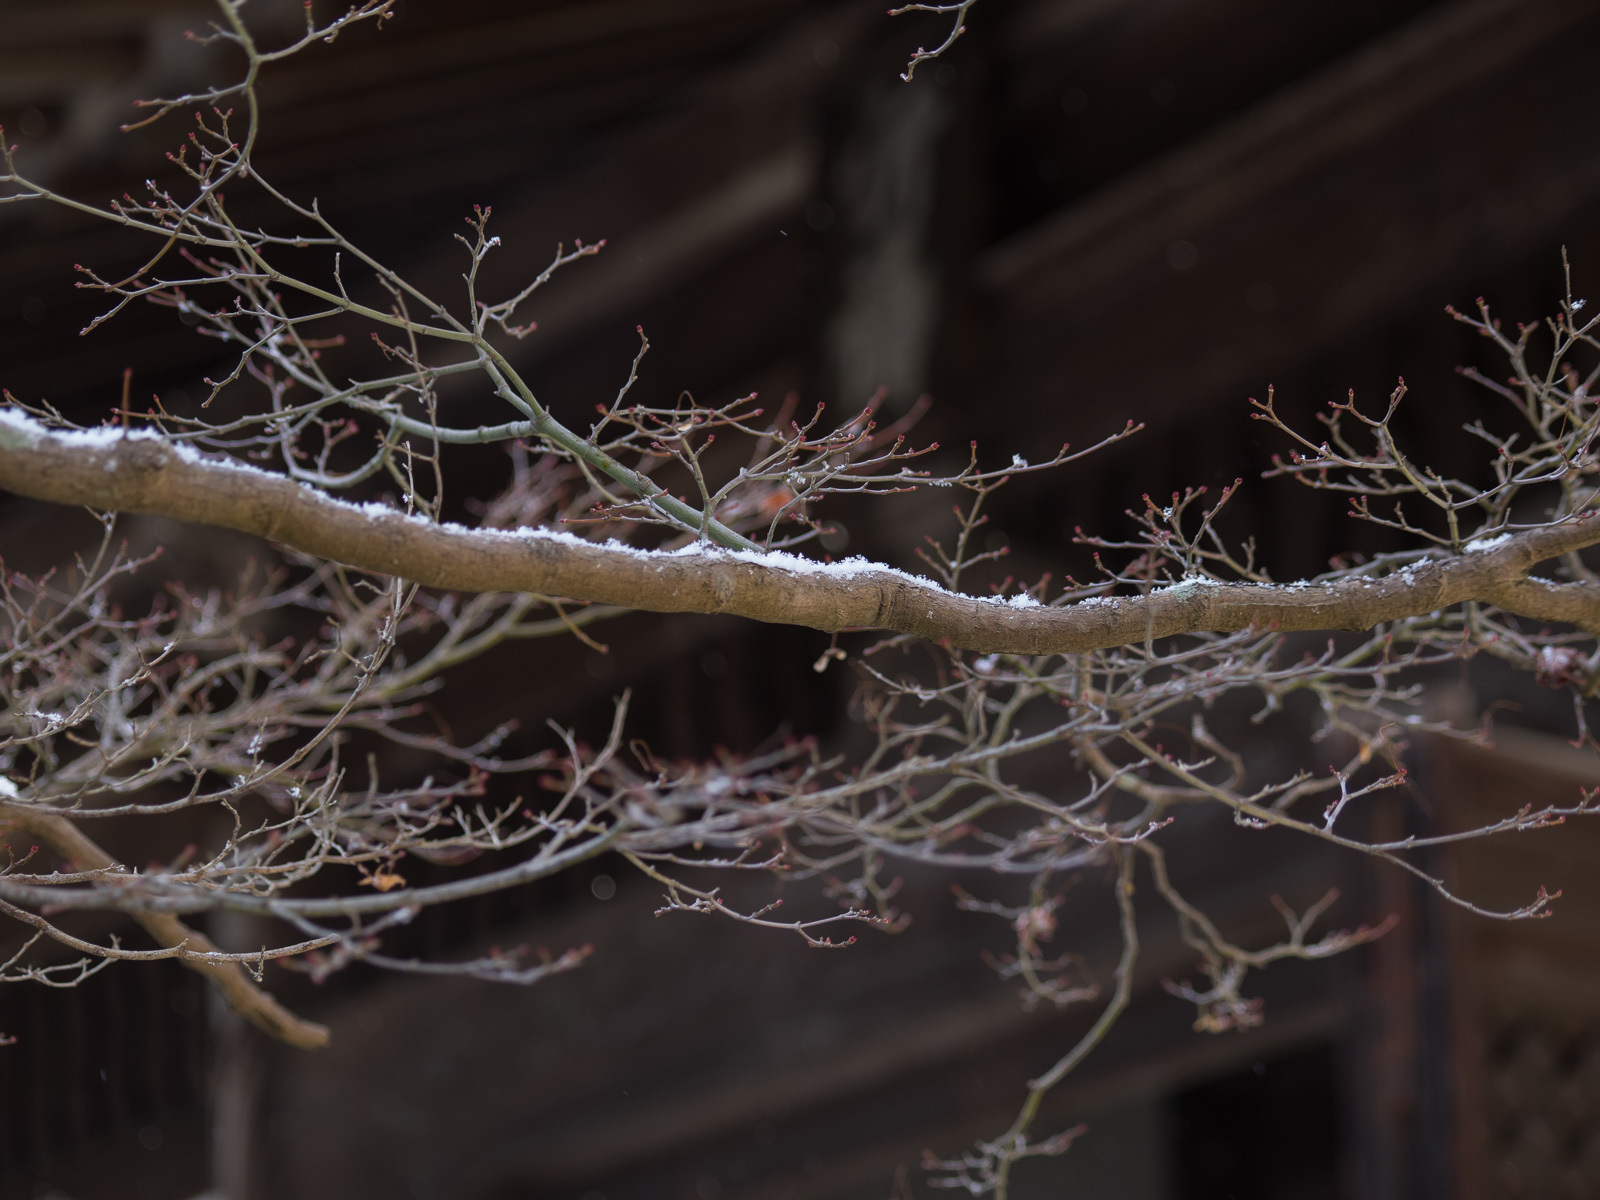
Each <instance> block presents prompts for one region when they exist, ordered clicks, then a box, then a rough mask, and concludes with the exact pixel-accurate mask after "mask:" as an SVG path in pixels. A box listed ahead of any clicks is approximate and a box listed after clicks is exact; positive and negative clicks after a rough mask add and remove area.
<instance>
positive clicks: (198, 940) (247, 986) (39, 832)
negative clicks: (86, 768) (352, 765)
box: [0, 805, 329, 1050]
mask: <svg viewBox="0 0 1600 1200" xmlns="http://www.w3.org/2000/svg"><path fill="white" fill-rule="evenodd" d="M0 819H3V820H4V821H5V823H6V824H9V825H12V826H13V827H15V828H16V829H19V830H21V831H23V832H25V833H27V834H28V835H29V836H30V837H36V838H38V839H39V840H40V841H41V842H43V843H44V844H45V845H47V846H49V847H50V848H51V849H52V850H54V851H55V852H56V853H57V854H60V855H61V856H62V857H64V858H66V859H68V860H70V861H71V863H72V864H73V865H74V866H75V867H76V868H78V869H79V870H85V871H95V870H103V869H105V868H107V867H114V866H116V865H117V863H116V860H114V859H113V858H112V857H111V856H110V855H109V854H107V853H106V852H105V851H104V850H102V849H101V848H100V846H99V845H98V844H97V843H95V842H94V841H93V840H91V839H90V838H89V837H88V836H87V835H85V834H84V832H83V831H82V830H81V829H79V828H78V827H77V826H76V825H74V824H73V823H72V822H71V821H68V820H66V819H65V818H64V817H55V816H49V815H47V814H45V813H38V812H29V811H27V810H26V809H22V808H15V807H12V806H11V805H0ZM129 915H130V916H132V917H133V919H134V920H136V921H138V922H139V924H140V925H142V926H143V927H144V930H145V932H146V933H148V934H149V935H150V936H151V937H152V938H154V939H155V940H156V941H157V942H159V943H160V944H161V945H163V946H166V947H169V948H171V947H177V946H181V947H183V948H185V949H186V950H190V951H193V952H195V953H196V954H216V953H219V951H218V950H217V947H216V945H215V944H214V943H213V942H212V941H211V939H210V938H208V937H206V936H205V934H203V933H200V932H198V931H196V930H193V929H190V928H189V927H188V926H187V925H185V924H184V923H183V922H182V921H180V920H179V919H178V918H177V917H175V916H172V915H171V914H170V913H152V912H134V913H130V914H129ZM180 961H181V962H182V963H183V965H184V966H186V967H188V968H189V969H190V970H191V971H196V972H198V973H199V974H201V975H204V976H205V977H206V978H207V979H209V980H210V981H211V982H212V984H213V985H214V986H215V987H216V989H217V991H219V992H221V993H222V996H223V998H224V999H225V1000H227V1002H228V1006H229V1007H230V1008H232V1009H233V1011H234V1012H236V1013H238V1014H239V1015H240V1016H241V1017H243V1018H244V1019H245V1020H247V1021H249V1022H250V1023H251V1024H252V1025H254V1026H255V1027H256V1028H258V1029H260V1030H261V1031H262V1032H263V1033H266V1034H268V1035H269V1036H271V1037H275V1038H277V1039H278V1040H279V1041H282V1042H287V1043H289V1045H291V1046H298V1047H300V1048H301V1049H302V1050H319V1049H321V1048H322V1047H324V1046H326V1045H327V1044H328V1038H329V1033H328V1027H327V1026H326V1025H319V1024H317V1023H316V1022H315V1021H307V1020H306V1019H305V1018H303V1017H297V1016H295V1014H294V1013H292V1012H290V1011H289V1010H288V1009H286V1008H284V1007H283V1005H281V1004H279V1003H278V1001H277V1000H275V999H274V998H273V997H272V996H271V995H270V994H269V993H267V992H265V991H263V990H262V989H260V988H259V987H257V986H256V985H255V984H254V983H252V982H251V980H250V977H249V975H247V974H246V973H245V971H244V968H243V967H241V966H240V965H239V964H238V963H236V962H216V961H207V960H205V959H202V958H191V957H186V956H180Z"/></svg>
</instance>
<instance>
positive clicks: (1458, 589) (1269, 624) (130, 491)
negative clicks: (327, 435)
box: [0, 410, 1600, 654]
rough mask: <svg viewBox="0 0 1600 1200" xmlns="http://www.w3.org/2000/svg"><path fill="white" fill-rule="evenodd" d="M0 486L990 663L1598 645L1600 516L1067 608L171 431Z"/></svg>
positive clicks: (19, 449)
mask: <svg viewBox="0 0 1600 1200" xmlns="http://www.w3.org/2000/svg"><path fill="white" fill-rule="evenodd" d="M0 487H3V488H5V489H7V490H9V491H13V492H16V493H18V494H20V495H25V496H31V497H33V498H35V499H39V500H49V501H54V502H56V503H60V504H80V505H87V506H89V507H92V508H98V509H105V510H112V511H118V512H130V513H153V514H157V515H160V516H165V517H171V518H174V519H177V520H181V521H189V522H194V523H196V524H202V525H214V526H219V527H222V528H225V529H234V530H238V531H240V532H243V533H252V534H257V535H259V536H262V537H266V538H270V539H272V540H274V541H277V542H280V543H282V544H284V545H287V546H290V547H293V548H294V549H296V550H299V551H302V552H304V553H307V554H311V555H315V556H317V557H319V558H325V559H329V560H332V561H335V562H340V563H344V564H346V565H349V566H352V567H356V568H359V569H362V570H367V571H373V572H377V573H380V574H384V575H393V576H400V577H402V578H405V579H409V580H413V581H415V582H417V583H422V584H426V585H428V586H432V587H440V588H449V589H451V590H455V591H469V592H534V593H539V594H542V595H547V596H564V597H570V598H572V599H574V600H583V601H594V602H598V603H604V604H614V605H621V606H624V607H627V608H635V609H644V610H647V611H651V612H695V613H729V614H733V615H736V616H742V617H748V618H751V619H753V620H757V621H765V622H770V623H777V624H788V625H804V626H808V627H810V628H812V629H820V630H823V631H826V632H833V631H837V630H842V629H850V628H869V629H884V630H892V631H895V632H899V633H908V634H914V635H916V636H919V637H924V638H928V639H930V640H933V641H940V642H945V643H947V644H949V645H950V646H952V647H955V648H958V649H964V650H975V651H982V652H985V653H1011V654H1077V653H1085V652H1088V651H1093V650H1103V649H1109V648H1112V647H1116V646H1124V645H1133V644H1137V643H1140V642H1143V641H1146V640H1148V639H1153V638H1162V637H1171V636H1174V635H1177V634H1185V633H1200V632H1217V633H1227V632H1234V631H1237V630H1242V629H1247V628H1251V627H1254V628H1258V629H1280V630H1283V631H1285V632H1290V631H1311V630H1332V629H1341V630H1362V629H1370V628H1372V627H1373V626H1374V625H1378V624H1380V623H1382V622H1385V621H1394V620H1400V619H1403V618H1406V617H1414V616H1420V615H1422V614H1425V613H1429V612H1432V611H1435V610H1437V609H1442V608H1448V607H1450V606H1452V605H1455V604H1460V603H1463V602H1465V601H1469V600H1479V601H1485V602H1487V603H1491V604H1494V605H1496V606H1498V607H1500V608H1503V609H1505V610H1506V611H1508V612H1512V613H1515V614H1517V615H1520V616H1524V617H1528V618H1531V619H1534V620H1539V621H1559V622H1566V623H1571V624H1574V625H1577V626H1580V627H1581V628H1583V629H1584V630H1586V631H1587V632H1589V633H1593V634H1597V635H1600V586H1596V585H1593V584H1588V583H1552V582H1548V581H1544V580H1539V579H1535V578H1529V574H1528V573H1529V572H1530V571H1531V570H1532V569H1533V568H1534V567H1535V566H1536V565H1537V564H1539V563H1540V562H1543V561H1545V560H1546V559H1550V558H1553V557H1556V556H1558V555H1561V554H1566V553H1570V552H1572V551H1575V550H1579V549H1582V548H1584V547H1586V546H1590V545H1593V544H1595V543H1596V542H1600V521H1596V520H1595V519H1594V516H1595V514H1594V513H1593V512H1586V513H1581V514H1579V515H1577V516H1573V517H1569V518H1566V519H1564V520H1561V521H1557V522H1553V523H1551V524H1548V525H1541V526H1536V527H1533V528H1529V529H1526V530H1524V531H1522V532H1519V533H1515V534H1512V535H1510V536H1508V537H1506V538H1505V539H1504V540H1501V541H1497V542H1496V543H1495V544H1494V545H1492V546H1486V547H1483V548H1481V549H1477V550H1469V552H1467V553H1464V554H1460V555H1448V556H1440V557H1435V558H1431V559H1426V560H1423V561H1420V562H1417V563H1415V564H1412V565H1409V566H1407V567H1405V568H1403V569H1400V570H1397V571H1395V572H1393V573H1391V574H1388V575H1384V576H1379V577H1372V576H1366V575H1347V576H1344V577H1341V578H1338V579H1335V580H1332V581H1329V582H1324V583H1296V584H1289V585H1271V584H1255V583H1227V582H1218V581H1215V580H1210V579H1193V580H1185V581H1182V582H1179V583H1177V584H1173V585H1170V586H1167V587H1162V588H1158V589H1155V590H1153V591H1151V592H1150V593H1148V594H1147V595H1144V596H1131V597H1117V598H1111V597H1105V598H1097V599H1092V600H1088V601H1084V602H1080V603H1078V604H1073V605H1068V606H1061V607H1054V606H1043V605H1032V604H1030V605H1026V606H1017V605H1015V604H1012V603H1010V602H1007V601H1005V600H999V599H996V598H993V597H975V596H964V595H959V594H957V593H954V592H949V591H946V590H945V589H943V588H941V587H939V586H938V585H936V584H934V583H932V582H930V581H928V580H925V579H921V578H918V577H917V576H913V575H909V574H906V573H904V572H900V571H896V570H893V569H891V568H889V567H884V566H879V565H876V564H872V563H866V562H860V561H859V560H853V561H852V562H850V563H844V564H833V565H831V566H825V565H824V564H821V563H817V562H815V561H813V560H807V559H801V558H797V557H793V556H789V555H782V554H762V553H749V552H730V551H725V550H721V549H718V548H713V547H705V546H703V547H701V548H697V549H694V550H691V551H685V552H676V553H647V552H643V551H637V550H630V549H627V548H625V547H621V546H617V545H614V544H612V545H601V544H597V543H594V542H587V541H584V540H582V539H580V538H576V537H572V536H570V535H566V534H561V533H555V532H551V531H548V530H519V531H516V532H510V533H507V532H499V531H491V530H469V529H465V528H462V527H460V526H453V525H437V524H432V523H430V522H428V521H426V520H423V519H420V518H416V517H408V516H406V515H404V514H402V513H399V512H394V511H388V510H384V509H382V508H380V507H378V506H375V505H365V506H363V505H355V504H348V503H344V502H341V501H338V500H334V499H332V498H331V497H329V496H327V495H326V494H324V493H323V492H320V491H318V490H316V489H314V488H310V487H306V486H304V485H302V484H300V483H297V482H295V481H293V480H290V479H286V478H284V477H283V476H280V475H273V474H270V473H268V472H265V471H259V470H255V469H253V468H251V467H247V466H244V465H242V464H238V463H234V462H231V461H227V460H221V459H206V458H202V457H200V456H199V455H198V454H196V453H195V452H193V451H192V450H189V449H188V448H187V447H182V448H180V447H178V446H175V445H173V444H171V443H169V442H167V441H165V440H163V439H161V438H160V437H157V436H154V435H148V434H142V433H134V434H123V433H117V432H113V431H110V430H97V431H89V432H84V433H80V432H72V431H59V430H52V429H49V428H47V427H46V426H44V425H42V424H39V423H38V422H35V421H33V420H32V419H30V418H28V417H25V416H24V415H22V414H21V413H18V412H16V411H15V410H0Z"/></svg>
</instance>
